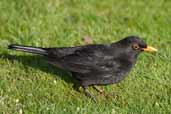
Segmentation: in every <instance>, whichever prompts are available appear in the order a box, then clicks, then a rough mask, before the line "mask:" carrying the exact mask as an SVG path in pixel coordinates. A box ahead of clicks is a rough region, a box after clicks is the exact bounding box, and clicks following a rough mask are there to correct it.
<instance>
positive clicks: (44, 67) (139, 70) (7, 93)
mask: <svg viewBox="0 0 171 114" xmlns="http://www.w3.org/2000/svg"><path fill="white" fill-rule="evenodd" d="M170 25H171V1H170V0H155V1H154V0H153V1H149V0H139V1H138V0H131V1H128V0H119V1H118V0H103V1H99V0H48V1H47V0H1V1H0V114H22V113H23V114H39V113H40V114H119V113H122V114H170V113H171V39H170V38H171V28H170V27H171V26H170ZM128 35H138V36H141V37H143V38H144V40H145V41H146V42H147V43H148V44H151V45H153V46H154V47H157V48H158V49H159V53H156V54H148V53H143V54H141V56H140V57H139V61H138V63H137V65H136V66H135V68H134V69H133V70H132V71H131V73H130V74H129V76H128V77H127V78H126V79H125V80H124V81H122V82H121V83H119V84H116V85H109V86H105V87H104V88H105V91H106V92H107V93H108V94H111V98H108V99H106V98H104V97H103V96H99V95H97V92H95V91H94V93H95V95H96V96H97V99H98V103H94V102H93V101H92V100H91V99H89V98H87V97H86V96H84V94H83V92H77V91H76V90H74V89H73V88H72V85H73V83H72V79H71V78H70V74H69V73H68V72H65V71H62V70H59V69H56V68H54V67H53V66H50V65H49V64H47V63H46V62H45V60H44V59H43V58H42V57H38V56H35V55H31V54H26V53H22V52H14V51H10V50H7V45H8V44H11V43H17V44H24V45H32V46H43V47H53V46H56V47H64V46H76V45H84V44H85V43H84V42H83V41H82V38H83V37H85V36H90V37H92V38H93V41H94V43H110V42H114V41H117V40H119V39H121V38H123V37H125V36H128ZM91 90H93V89H91Z"/></svg>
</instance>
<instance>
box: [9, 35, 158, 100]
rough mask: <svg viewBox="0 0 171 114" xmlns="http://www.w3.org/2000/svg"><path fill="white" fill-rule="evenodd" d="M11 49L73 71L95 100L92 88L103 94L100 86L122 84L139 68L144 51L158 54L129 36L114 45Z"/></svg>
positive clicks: (15, 46) (76, 78) (79, 82)
mask: <svg viewBox="0 0 171 114" xmlns="http://www.w3.org/2000/svg"><path fill="white" fill-rule="evenodd" d="M8 48H9V49H14V50H19V51H24V52H29V53H34V54H38V55H43V56H45V57H46V58H47V61H48V62H49V63H50V64H53V65H55V66H56V67H58V68H61V69H64V70H66V71H70V72H71V73H72V77H73V78H74V79H75V80H76V82H78V83H77V84H79V85H80V86H81V87H83V89H84V92H85V94H86V95H88V96H91V97H93V95H92V94H91V92H90V91H89V90H88V86H91V85H92V86H94V87H95V88H96V89H97V90H99V91H100V92H102V91H101V90H100V89H99V88H97V86H96V85H108V84H114V83H118V82H120V81H121V80H123V79H124V78H125V77H126V74H127V73H128V72H129V71H130V70H131V68H132V67H133V66H134V65H135V63H136V61H137V58H138V55H139V54H140V53H141V52H143V51H149V52H153V51H157V49H155V48H153V47H151V46H148V45H147V44H146V43H145V42H144V41H143V40H142V39H141V38H139V37H137V36H128V37H126V38H124V39H122V40H120V41H118V42H114V43H111V44H94V45H93V44H91V45H85V46H76V47H54V48H42V47H32V46H23V45H15V44H11V45H9V46H8Z"/></svg>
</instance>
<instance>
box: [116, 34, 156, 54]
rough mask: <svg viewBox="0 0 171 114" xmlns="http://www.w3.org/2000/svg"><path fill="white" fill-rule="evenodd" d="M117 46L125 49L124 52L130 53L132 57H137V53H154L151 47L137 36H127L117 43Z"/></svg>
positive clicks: (154, 50)
mask: <svg viewBox="0 0 171 114" xmlns="http://www.w3.org/2000/svg"><path fill="white" fill-rule="evenodd" d="M118 44H119V45H120V46H121V47H122V48H123V49H125V51H126V52H128V53H132V55H138V54H139V53H141V52H143V51H146V52H156V51H157V49H155V48H154V47H152V46H149V45H147V44H146V43H145V42H144V41H143V40H142V39H141V38H139V37H137V36H128V37H126V38H124V39H122V40H120V41H119V42H118Z"/></svg>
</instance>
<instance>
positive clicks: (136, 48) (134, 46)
mask: <svg viewBox="0 0 171 114" xmlns="http://www.w3.org/2000/svg"><path fill="white" fill-rule="evenodd" d="M132 48H133V49H134V50H138V49H139V48H140V47H139V45H138V44H133V45H132Z"/></svg>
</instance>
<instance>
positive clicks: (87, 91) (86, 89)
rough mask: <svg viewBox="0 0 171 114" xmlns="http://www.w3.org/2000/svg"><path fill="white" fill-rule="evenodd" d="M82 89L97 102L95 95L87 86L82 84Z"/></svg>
mask: <svg viewBox="0 0 171 114" xmlns="http://www.w3.org/2000/svg"><path fill="white" fill-rule="evenodd" d="M83 89H84V92H85V95H86V96H88V97H90V98H92V99H93V101H94V102H97V100H96V98H95V96H94V95H93V94H92V93H91V92H90V91H89V90H88V86H86V87H85V86H83Z"/></svg>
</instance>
